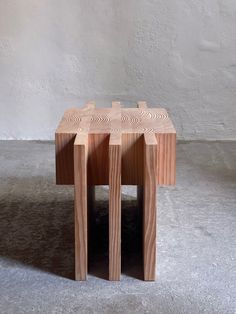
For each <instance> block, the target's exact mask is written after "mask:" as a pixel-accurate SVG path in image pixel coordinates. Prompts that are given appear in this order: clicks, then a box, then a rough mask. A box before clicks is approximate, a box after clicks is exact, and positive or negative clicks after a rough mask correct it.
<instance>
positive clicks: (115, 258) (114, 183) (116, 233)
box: [109, 134, 121, 280]
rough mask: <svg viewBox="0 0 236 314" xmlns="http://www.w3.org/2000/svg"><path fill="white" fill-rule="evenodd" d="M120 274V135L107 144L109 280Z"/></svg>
mask: <svg viewBox="0 0 236 314" xmlns="http://www.w3.org/2000/svg"><path fill="white" fill-rule="evenodd" d="M120 273H121V135H120V134H111V135H110V142H109V280H120Z"/></svg>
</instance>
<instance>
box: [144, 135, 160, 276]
mask: <svg viewBox="0 0 236 314" xmlns="http://www.w3.org/2000/svg"><path fill="white" fill-rule="evenodd" d="M156 169H157V140H156V137H155V135H154V134H151V133H150V134H144V168H143V171H144V198H143V267H144V280H155V272H156V187H157V186H156Z"/></svg>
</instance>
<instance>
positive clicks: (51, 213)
mask: <svg viewBox="0 0 236 314" xmlns="http://www.w3.org/2000/svg"><path fill="white" fill-rule="evenodd" d="M177 147H178V151H177V185H176V186H175V187H161V188H160V189H159V191H158V243H157V247H158V264H157V281H156V282H143V281H142V280H140V278H141V274H142V273H141V259H140V254H139V252H140V225H139V218H138V215H137V211H136V210H135V209H134V201H133V199H134V193H135V190H134V188H132V187H130V188H124V189H123V191H124V193H125V194H126V195H124V203H125V206H124V210H123V217H122V222H123V229H122V233H123V239H122V249H123V254H124V255H125V258H124V259H123V261H122V264H123V266H122V267H123V274H122V280H121V281H120V282H109V281H107V280H106V275H107V211H106V204H107V203H106V202H105V201H103V200H104V199H106V198H107V189H106V188H103V187H100V188H99V189H98V190H97V198H98V199H99V200H100V201H98V208H97V210H96V224H95V226H94V230H95V231H94V234H95V239H96V245H95V246H93V249H94V254H93V256H91V262H90V275H89V276H88V280H87V282H76V281H74V280H73V269H74V248H73V237H74V235H73V188H72V187H62V186H55V180H54V176H55V174H54V144H53V143H51V142H48V143H47V142H23V141H18V142H16V141H10V142H8V141H5V142H0V165H1V167H0V177H1V181H0V313H57V314H58V313H159V314H161V313H181V314H183V313H186V314H190V313H193V314H197V313H220V314H222V313H236V304H235V299H236V286H235V285H236V252H235V248H236V142H231V143H230V142H225V143H224V142H221V143H220V142H185V143H184V142H183V143H179V144H178V146H177ZM127 195H129V197H128V196H127Z"/></svg>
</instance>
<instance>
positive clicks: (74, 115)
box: [55, 101, 176, 280]
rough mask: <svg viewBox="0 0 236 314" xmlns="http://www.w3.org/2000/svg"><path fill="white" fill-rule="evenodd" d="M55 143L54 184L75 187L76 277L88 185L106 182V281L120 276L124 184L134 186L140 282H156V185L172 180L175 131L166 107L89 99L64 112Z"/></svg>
mask: <svg viewBox="0 0 236 314" xmlns="http://www.w3.org/2000/svg"><path fill="white" fill-rule="evenodd" d="M55 144H56V183H57V184H74V185H75V278H76V279H77V280H85V279H86V276H87V271H88V270H87V267H88V222H89V221H88V213H89V209H90V210H91V212H90V217H91V215H92V203H93V202H92V198H93V195H94V193H93V192H92V191H94V189H93V186H94V185H107V184H109V279H110V280H120V274H121V184H125V185H137V186H138V204H139V209H140V211H142V215H143V267H144V280H155V267H156V188H157V185H172V184H175V177H176V131H175V129H174V127H173V124H172V122H171V120H170V118H169V117H168V114H167V112H166V110H165V109H163V108H148V107H147V104H146V102H144V101H139V102H138V103H137V108H122V106H121V104H120V102H117V101H114V102H112V108H96V106H95V103H94V102H92V101H91V102H88V103H87V104H86V105H85V106H84V107H83V108H80V109H76V108H71V109H68V110H66V112H65V114H64V116H63V118H62V120H61V122H60V124H59V126H58V128H57V130H56V134H55ZM88 186H89V187H91V188H90V193H88ZM88 196H89V197H88ZM141 202H142V205H141ZM88 207H89V208H88Z"/></svg>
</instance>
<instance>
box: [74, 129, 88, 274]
mask: <svg viewBox="0 0 236 314" xmlns="http://www.w3.org/2000/svg"><path fill="white" fill-rule="evenodd" d="M87 154H88V135H87V134H78V135H77V137H76V139H75V142H74V184H75V279H76V280H86V277H87V267H88V266H87V263H88V249H87V246H88V235H87V222H88V218H87Z"/></svg>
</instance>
